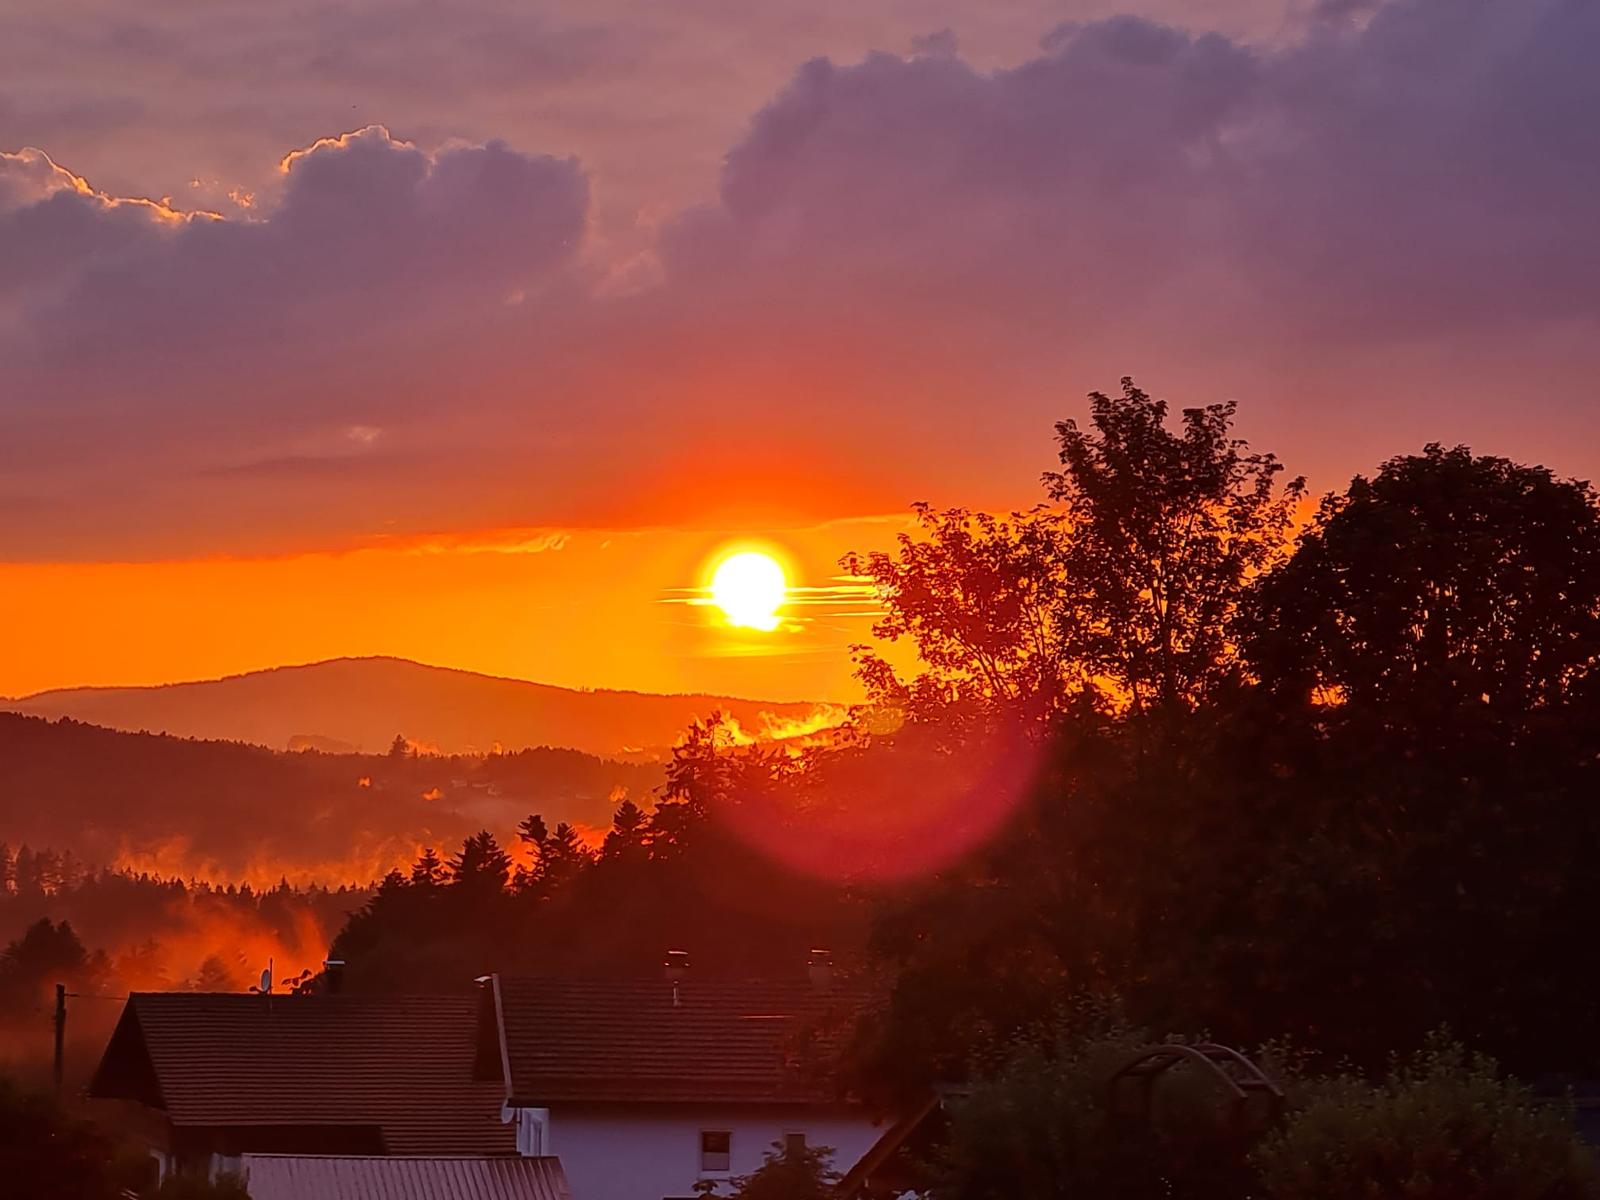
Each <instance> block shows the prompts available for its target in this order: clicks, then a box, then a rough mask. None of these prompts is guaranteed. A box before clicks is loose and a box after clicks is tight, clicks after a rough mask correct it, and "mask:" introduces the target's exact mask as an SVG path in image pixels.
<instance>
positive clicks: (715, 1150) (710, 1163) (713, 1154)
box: [700, 1129, 733, 1171]
mask: <svg viewBox="0 0 1600 1200" xmlns="http://www.w3.org/2000/svg"><path fill="white" fill-rule="evenodd" d="M700 1169H701V1170H702V1171H728V1170H732V1169H733V1134H731V1133H729V1132H728V1131H727V1130H726V1129H703V1130H701V1131H700Z"/></svg>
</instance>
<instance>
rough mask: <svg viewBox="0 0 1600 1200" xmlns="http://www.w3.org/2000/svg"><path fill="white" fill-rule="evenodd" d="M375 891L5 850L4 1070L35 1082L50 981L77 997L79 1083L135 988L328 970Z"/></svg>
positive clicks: (230, 983) (211, 984)
mask: <svg viewBox="0 0 1600 1200" xmlns="http://www.w3.org/2000/svg"><path fill="white" fill-rule="evenodd" d="M369 895H370V889H366V888H349V887H342V886H341V887H339V888H335V889H331V890H330V889H327V888H323V887H317V886H313V887H308V888H304V889H301V888H296V887H292V886H291V885H289V884H288V883H286V882H280V883H279V884H277V885H276V886H273V887H270V888H261V889H257V888H252V887H251V886H250V885H249V884H243V885H232V884H229V885H226V886H223V885H213V884H210V883H206V882H197V881H194V880H183V879H177V878H163V877H160V876H155V875H150V874H145V873H136V872H133V871H129V870H112V869H107V868H99V869H91V868H89V867H86V866H85V865H83V864H82V863H81V862H79V860H78V859H77V858H76V857H75V856H74V855H72V854H70V853H65V852H60V853H58V852H56V851H54V850H49V849H39V850H35V849H32V848H31V847H29V846H26V845H23V846H19V847H16V848H15V849H13V848H12V847H10V846H8V845H6V844H4V843H0V1063H10V1064H11V1065H12V1066H13V1067H15V1068H17V1069H19V1070H21V1072H22V1073H23V1074H24V1075H27V1076H30V1077H34V1078H37V1077H39V1076H41V1074H42V1073H43V1072H44V1070H45V1068H46V1066H47V1064H48V1061H49V1054H50V1009H51V1006H52V1004H53V1001H54V990H55V985H56V984H58V983H61V984H65V985H66V986H67V988H68V990H69V992H70V993H71V994H72V998H71V1000H70V1002H69V1003H70V1008H71V1019H70V1020H69V1022H68V1030H69V1035H70V1040H71V1048H72V1053H71V1054H70V1055H69V1062H70V1073H71V1075H72V1077H73V1079H74V1080H79V1079H81V1078H82V1077H83V1075H84V1073H85V1072H87V1071H88V1070H89V1069H90V1067H91V1066H92V1065H93V1060H94V1059H95V1058H96V1057H97V1056H98V1055H99V1053H100V1051H101V1050H102V1049H103V1048H104V1042H105V1037H106V1036H107V1035H108V1034H109V1032H110V1023H111V1022H112V1021H113V1020H114V1019H115V1017H116V1015H117V1012H118V1011H119V1008H120V1000H121V998H122V997H124V996H126V995H127V993H128V992H130V991H160V990H167V989H180V990H193V991H227V992H240V991H244V990H246V989H247V988H249V987H250V986H252V985H253V984H255V983H256V982H257V981H258V980H259V977H260V974H261V972H262V971H263V970H264V969H266V968H267V966H268V965H269V963H270V964H271V965H272V967H273V970H274V974H275V977H276V978H275V980H274V982H275V985H276V986H286V981H291V980H293V979H294V978H296V977H298V976H299V975H300V974H301V973H303V972H307V971H310V972H316V971H319V970H321V966H322V960H323V959H324V958H325V957H326V954H327V947H328V943H329V942H330V940H331V939H332V937H333V935H334V933H335V932H336V931H337V930H338V929H339V927H340V926H341V925H342V924H343V922H344V920H345V918H346V917H347V916H348V915H349V914H350V912H351V911H352V910H354V909H357V908H359V907H360V906H361V905H362V904H363V903H364V902H365V901H366V899H367V897H368V896H369Z"/></svg>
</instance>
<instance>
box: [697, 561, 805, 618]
mask: <svg viewBox="0 0 1600 1200" xmlns="http://www.w3.org/2000/svg"><path fill="white" fill-rule="evenodd" d="M788 593H789V581H788V580H787V579H786V578H785V577H784V573H783V567H782V565H781V564H780V563H779V562H778V560H777V559H775V558H773V557H772V556H771V555H770V554H763V553H762V552H761V551H759V550H743V551H740V552H739V553H737V554H730V555H729V556H728V557H727V558H725V559H723V560H722V561H721V562H720V563H718V564H717V569H716V570H715V571H713V572H712V574H711V602H712V603H713V604H715V605H716V606H717V607H718V608H720V609H721V610H722V613H723V615H724V616H725V617H726V618H727V619H728V624H729V625H732V626H734V627H735V628H739V629H759V630H761V631H762V632H764V633H771V632H772V631H773V630H774V629H776V628H777V627H778V610H779V609H780V608H782V607H783V602H784V599H785V598H786V597H787V596H788Z"/></svg>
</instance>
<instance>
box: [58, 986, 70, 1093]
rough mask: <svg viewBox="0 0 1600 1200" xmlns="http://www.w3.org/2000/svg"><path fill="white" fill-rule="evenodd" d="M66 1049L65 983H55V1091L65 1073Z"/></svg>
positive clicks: (59, 1088) (59, 1087)
mask: <svg viewBox="0 0 1600 1200" xmlns="http://www.w3.org/2000/svg"><path fill="white" fill-rule="evenodd" d="M66 1050H67V985H66V984H64V983H58V984H56V1067H55V1079H56V1092H57V1094H60V1092H61V1081H62V1078H63V1077H64V1075H65V1065H66Z"/></svg>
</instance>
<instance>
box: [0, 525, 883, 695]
mask: <svg viewBox="0 0 1600 1200" xmlns="http://www.w3.org/2000/svg"><path fill="white" fill-rule="evenodd" d="M902 524H903V518H899V517H885V518H875V519H862V520H855V521H847V522H835V523H830V524H825V525H819V526H816V527H812V528H806V529H791V530H782V531H760V532H755V533H747V532H740V533H719V532H705V531H695V532H684V531H675V530H653V531H633V532H626V531H597V530H582V531H575V532H563V531H545V530H541V531H515V532H496V533H492V534H480V535H476V536H466V535H452V536H451V537H449V538H439V539H418V540H416V541H414V542H412V543H411V544H409V545H406V546H399V547H373V548H364V549H359V550H353V551H348V552H344V553H316V554H301V555H292V556H282V557H272V558H212V559H197V560H189V561H175V562H148V563H6V564H0V623H3V627H4V628H6V629H7V630H8V631H10V634H9V636H8V639H7V640H8V641H9V643H10V646H9V648H8V652H7V653H6V655H5V656H4V658H3V660H0V695H10V696H18V695H23V694H27V693H31V692H35V691H40V690H43V689H46V688H54V687H64V686H72V685H78V684H149V683H163V682H171V681H174V680H180V679H198V678H210V677H214V676H218V675H223V674H230V673H236V672H240V671H247V670H254V669H257V668H262V667H271V666H278V665H281V664H285V663H300V662H311V661H315V660H318V659H323V658H334V657H339V656H343V655H368V654H392V655H398V656H401V657H406V658H413V659H417V660H419V661H423V662H428V663H433V664H438V665H442V666H452V667H462V668H466V669H468V670H475V671H482V672H485V673H489V674H495V675H505V676H511V677H516V678H525V679H533V680H537V681H540V682H547V683H556V684H562V685H566V686H574V687H578V686H586V687H615V688H631V689H637V690H641V691H663V692H669V691H711V692H719V693H728V694H733V695H745V696H754V697H759V698H763V699H817V700H852V699H856V698H858V693H857V691H856V688H855V684H854V682H853V681H852V679H851V677H850V664H849V656H848V647H849V645H850V644H851V643H852V642H857V641H863V640H866V638H867V636H868V627H869V625H870V623H871V622H870V619H869V618H868V617H866V616H864V615H860V614H862V612H863V606H862V605H861V604H860V603H859V602H853V601H837V602H831V603H826V604H816V603H802V604H797V605H791V606H790V607H788V608H787V609H786V611H785V614H784V617H785V620H784V622H783V624H782V625H781V626H780V627H779V629H777V630H776V631H773V632H771V633H760V632H757V631H735V630H731V629H729V628H727V627H726V625H725V624H724V623H723V622H722V621H721V620H720V619H719V617H718V614H717V613H716V612H715V610H713V609H710V608H706V607H699V606H692V605H688V604H685V603H683V600H684V599H685V598H686V597H687V596H688V595H690V594H691V593H689V592H686V591H684V590H683V589H693V588H696V587H698V586H700V585H701V584H702V583H703V581H704V573H705V570H706V568H707V564H708V563H710V562H712V561H714V560H715V559H716V557H717V555H718V553H719V551H720V550H722V549H723V548H724V547H728V546H731V545H735V544H737V545H739V546H741V547H742V546H744V545H746V544H747V543H755V544H760V545H765V546H767V547H770V548H771V550H772V551H773V552H775V553H776V554H777V555H778V556H779V557H780V558H782V559H784V560H785V562H786V565H787V566H788V568H789V571H790V575H791V583H792V584H794V585H797V586H799V587H801V588H808V587H812V588H814V587H827V586H830V585H832V584H833V583H834V577H836V576H837V574H838V568H837V561H838V558H839V556H840V555H841V554H843V553H844V552H845V551H846V550H849V549H870V548H875V547H878V546H882V545H885V544H887V543H888V542H889V541H890V540H891V539H892V537H893V534H894V532H895V531H896V530H898V529H899V528H901V527H902Z"/></svg>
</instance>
